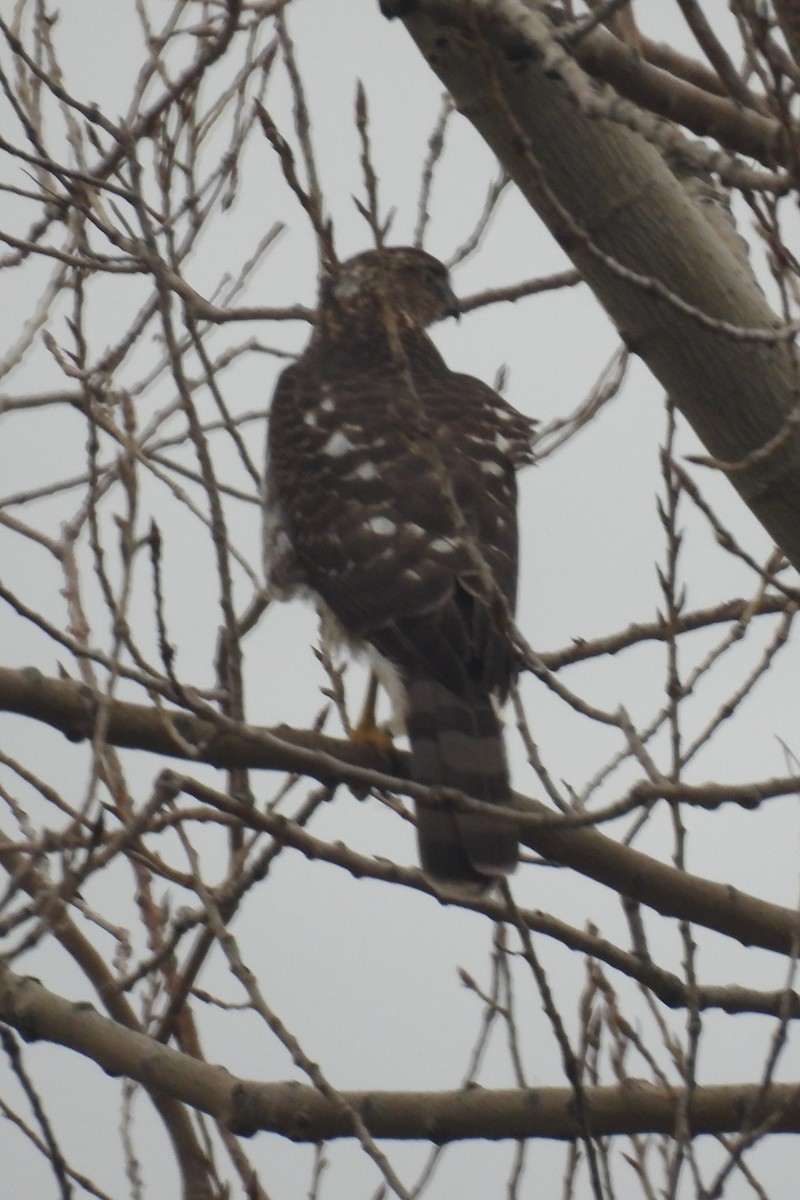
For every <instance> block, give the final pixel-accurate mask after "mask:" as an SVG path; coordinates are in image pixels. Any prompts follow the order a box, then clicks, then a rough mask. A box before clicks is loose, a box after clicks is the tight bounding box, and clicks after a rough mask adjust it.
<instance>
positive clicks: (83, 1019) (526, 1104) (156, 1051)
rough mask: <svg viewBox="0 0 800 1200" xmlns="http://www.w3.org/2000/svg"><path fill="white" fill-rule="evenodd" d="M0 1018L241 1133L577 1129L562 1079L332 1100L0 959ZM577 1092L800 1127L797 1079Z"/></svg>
mask: <svg viewBox="0 0 800 1200" xmlns="http://www.w3.org/2000/svg"><path fill="white" fill-rule="evenodd" d="M0 1019H2V1020H3V1021H5V1022H7V1023H8V1024H9V1025H11V1026H12V1027H13V1028H15V1029H17V1030H19V1032H20V1033H21V1034H22V1035H23V1036H24V1037H26V1038H28V1039H30V1040H33V1039H36V1038H46V1039H47V1040H48V1041H50V1042H55V1043H56V1044H57V1045H61V1046H67V1047H69V1048H70V1049H72V1050H75V1051H76V1052H77V1053H79V1054H83V1055H86V1056H87V1057H89V1058H91V1059H92V1060H93V1061H94V1062H96V1063H97V1064H98V1066H100V1067H102V1068H103V1070H104V1071H105V1072H106V1073H107V1074H109V1075H125V1076H127V1077H128V1078H129V1079H136V1080H138V1081H139V1082H140V1083H142V1084H144V1085H145V1086H146V1087H148V1088H150V1089H152V1090H155V1091H157V1092H159V1093H161V1094H162V1095H164V1096H168V1097H171V1098H172V1099H173V1100H176V1101H181V1102H182V1103H183V1104H187V1105H189V1106H191V1107H193V1108H196V1109H199V1110H200V1111H201V1112H205V1113H208V1114H209V1115H210V1116H213V1117H214V1118H215V1119H216V1120H217V1121H220V1122H221V1123H222V1124H223V1125H225V1126H226V1127H227V1128H229V1129H230V1130H231V1131H232V1132H234V1133H237V1134H239V1135H242V1136H245V1137H247V1136H251V1135H252V1134H254V1133H257V1132H259V1131H266V1130H269V1131H270V1132H273V1133H278V1134H281V1135H282V1136H284V1137H288V1138H291V1139H292V1141H296V1142H319V1141H323V1140H326V1141H327V1140H329V1139H332V1138H339V1137H351V1136H352V1134H353V1114H354V1113H355V1114H357V1115H358V1117H360V1119H361V1120H362V1121H363V1123H364V1125H365V1126H366V1128H367V1129H368V1130H369V1132H370V1133H371V1134H372V1135H373V1136H374V1137H381V1138H393V1139H408V1138H413V1139H420V1138H424V1139H427V1140H430V1141H434V1142H436V1143H438V1144H442V1143H445V1142H454V1141H460V1140H463V1139H465V1138H489V1139H500V1138H536V1137H539V1138H554V1139H558V1140H571V1139H573V1138H575V1137H577V1136H579V1134H580V1129H579V1125H578V1122H577V1121H576V1119H575V1112H574V1105H575V1093H574V1091H573V1089H572V1088H568V1087H562V1088H555V1087H545V1088H539V1087H536V1088H506V1089H490V1088H469V1089H467V1090H460V1091H450V1092H379V1091H368V1092H345V1091H342V1092H340V1093H338V1099H337V1101H332V1100H329V1099H328V1098H326V1097H325V1096H323V1095H322V1094H321V1093H320V1092H319V1091H317V1090H316V1089H315V1088H313V1087H308V1086H304V1085H302V1084H300V1083H297V1082H277V1083H264V1082H259V1081H257V1080H247V1079H239V1078H237V1077H236V1076H235V1075H231V1074H229V1072H228V1071H226V1070H225V1069H224V1068H223V1067H219V1066H215V1065H214V1064H212V1063H204V1062H200V1061H199V1060H198V1059H196V1058H193V1057H192V1056H191V1055H188V1054H181V1053H180V1051H178V1050H173V1049H172V1048H171V1047H169V1046H164V1045H162V1044H160V1043H159V1042H156V1041H154V1040H153V1039H152V1038H149V1037H147V1036H146V1035H145V1034H143V1033H138V1032H136V1031H134V1030H131V1029H126V1028H125V1026H123V1025H117V1024H116V1023H115V1022H114V1021H110V1020H109V1019H108V1018H107V1017H102V1016H101V1015H100V1014H99V1013H97V1012H95V1011H94V1010H93V1009H92V1008H91V1007H90V1006H89V1005H86V1004H74V1003H72V1002H71V1001H69V1000H64V999H62V997H61V996H56V995H55V994H54V993H53V992H50V991H48V990H47V988H45V987H43V986H42V985H41V983H39V981H38V980H36V979H30V978H25V977H22V976H19V975H14V974H12V972H11V971H9V970H8V969H7V968H0ZM584 1094H585V1098H586V1104H587V1109H588V1113H589V1118H590V1124H591V1128H592V1132H593V1133H594V1134H595V1135H596V1136H607V1135H612V1134H624V1133H664V1134H671V1133H674V1131H675V1127H676V1122H677V1121H678V1116H679V1113H681V1111H682V1109H683V1106H684V1105H686V1106H687V1120H688V1126H689V1129H690V1131H691V1133H692V1134H695V1135H696V1134H701V1133H724V1132H732V1131H739V1130H741V1129H742V1128H743V1127H745V1128H746V1127H751V1128H755V1127H756V1126H757V1125H759V1124H760V1123H761V1122H763V1121H765V1120H766V1121H768V1122H769V1125H770V1128H771V1129H772V1130H773V1132H776V1133H780V1132H784V1133H796V1132H798V1131H800V1088H797V1087H796V1086H794V1085H792V1084H773V1085H772V1086H771V1087H769V1088H768V1089H762V1088H761V1087H760V1086H759V1085H758V1084H732V1085H727V1086H711V1087H697V1088H694V1089H693V1091H692V1094H691V1096H690V1097H687V1096H686V1095H685V1093H684V1090H683V1089H682V1088H674V1089H672V1090H670V1091H666V1090H663V1089H661V1088H657V1087H654V1086H652V1085H650V1084H647V1083H642V1084H641V1085H637V1084H630V1085H629V1086H626V1087H588V1088H586V1089H585V1093H584Z"/></svg>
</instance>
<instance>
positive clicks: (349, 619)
mask: <svg viewBox="0 0 800 1200" xmlns="http://www.w3.org/2000/svg"><path fill="white" fill-rule="evenodd" d="M457 312H458V306H457V301H456V299H455V296H454V295H453V292H452V291H451V288H450V283H449V279H448V275H447V271H446V269H445V268H444V267H443V266H442V264H441V263H440V262H438V261H437V260H436V259H435V258H432V257H431V255H429V254H426V253H425V252H424V251H422V250H416V249H411V248H405V247H399V248H393V249H386V250H380V251H378V250H370V251H367V252H366V253H364V254H359V255H357V256H356V257H355V258H351V259H350V260H349V261H348V262H346V263H344V264H343V265H342V266H341V267H340V268H339V269H338V270H337V271H336V273H335V274H333V275H331V276H329V277H328V278H327V279H326V280H325V281H324V283H323V285H322V289H321V294H320V302H319V307H318V310H317V319H316V327H315V329H314V334H313V336H312V338H311V341H310V342H309V344H308V346H307V347H306V349H305V351H304V352H303V354H302V355H301V356H300V358H299V359H298V360H297V361H296V362H295V363H294V364H293V365H292V366H290V367H288V368H287V369H286V370H285V371H284V372H283V374H282V375H281V376H280V379H279V380H278V385H277V388H276V391H275V395H274V397H273V400H272V410H271V413H270V418H269V433H268V438H267V476H266V477H267V493H266V500H265V512H266V520H265V551H266V562H267V571H268V578H269V583H270V587H271V590H272V592H273V594H274V595H276V596H278V597H280V598H282V599H285V598H288V597H289V596H293V595H298V594H300V595H303V594H304V595H306V596H310V597H312V598H313V599H314V600H315V601H316V602H317V604H318V605H319V606H320V608H321V610H322V613H323V620H325V621H327V623H328V627H329V628H334V629H336V630H337V631H338V632H339V634H340V636H342V635H343V637H344V640H345V641H347V642H348V643H349V644H350V645H354V646H356V647H358V648H361V649H366V650H367V651H368V653H369V656H370V658H371V659H372V662H373V666H374V667H375V670H376V673H377V674H378V677H379V679H380V680H381V682H383V683H384V685H385V686H386V687H387V690H388V691H389V693H390V696H391V698H392V700H393V702H394V703H395V705H398V706H399V707H400V709H401V711H402V712H403V714H404V717H405V726H406V731H407V733H408V737H409V741H410V744H411V772H412V777H413V779H414V780H415V781H416V782H419V783H424V784H429V785H438V786H448V787H453V788H458V789H460V790H461V791H463V792H466V793H468V794H469V795H470V796H473V797H477V798H478V799H479V800H483V801H487V802H489V803H492V804H506V803H508V801H509V799H510V792H509V780H508V767H507V763H506V756H505V749H504V746H503V737H502V733H501V730H500V724H499V720H498V715H497V707H496V706H497V704H498V703H499V702H501V701H502V700H503V699H504V698H505V696H506V694H507V692H508V688H509V686H510V684H511V681H512V678H513V675H514V652H513V649H512V645H511V638H510V634H509V617H510V615H511V614H512V613H513V609H514V600H515V593H516V582H517V519H516V482H515V478H514V470H515V468H516V467H517V466H520V465H521V464H522V463H524V462H527V461H530V456H531V442H532V424H533V423H532V422H531V421H529V420H528V419H527V418H525V417H523V416H521V415H520V414H519V413H517V412H515V411H514V409H512V408H511V407H510V406H509V405H508V404H506V403H505V401H504V400H502V399H501V397H500V396H498V395H497V393H496V392H494V391H493V390H492V389H491V388H490V387H487V385H486V384H484V383H481V382H480V380H478V379H473V378H472V377H471V376H469V375H458V374H456V373H455V372H453V371H450V370H449V369H448V367H447V366H446V364H445V363H444V361H443V360H442V358H441V356H440V354H439V352H438V351H437V350H436V348H435V346H434V345H433V342H432V341H431V340H430V338H429V337H428V336H427V334H426V333H425V329H426V327H427V326H428V325H430V324H431V323H432V322H434V321H436V320H438V319H439V318H441V317H444V316H447V315H455V314H456V313H457ZM417 829H418V836H419V846H420V856H421V860H422V865H423V868H424V869H425V871H426V872H427V873H428V874H429V875H430V876H431V877H432V878H433V879H434V880H435V881H439V882H440V883H442V884H444V885H448V886H450V887H453V886H456V887H462V888H463V887H468V888H471V889H474V890H482V889H483V888H485V887H486V886H488V885H489V884H491V882H492V880H494V879H495V878H496V877H497V876H500V875H502V874H504V873H506V872H507V871H511V870H513V869H514V866H515V865H516V862H517V856H518V838H517V831H516V830H515V829H514V828H513V825H512V824H510V823H508V822H502V821H498V820H497V819H494V820H493V819H492V817H491V815H483V814H481V815H478V814H473V813H466V812H455V811H453V810H449V811H446V810H444V809H443V808H441V807H438V808H437V807H435V806H431V805H426V804H418V805H417Z"/></svg>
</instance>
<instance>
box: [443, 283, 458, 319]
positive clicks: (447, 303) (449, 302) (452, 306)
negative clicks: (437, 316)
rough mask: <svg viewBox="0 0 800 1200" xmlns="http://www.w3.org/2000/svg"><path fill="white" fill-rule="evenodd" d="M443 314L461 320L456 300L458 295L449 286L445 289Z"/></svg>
mask: <svg viewBox="0 0 800 1200" xmlns="http://www.w3.org/2000/svg"><path fill="white" fill-rule="evenodd" d="M444 315H445V316H446V317H455V319H456V320H457V321H460V320H461V305H460V304H459V302H458V296H457V295H456V294H455V292H454V291H453V289H452V288H451V287H447V288H446V289H445V293H444Z"/></svg>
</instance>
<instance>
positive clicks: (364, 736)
mask: <svg viewBox="0 0 800 1200" xmlns="http://www.w3.org/2000/svg"><path fill="white" fill-rule="evenodd" d="M377 698H378V680H377V679H376V678H375V674H374V672H371V673H370V677H369V684H368V685H367V694H366V696H365V697H364V707H363V709H362V711H361V716H360V717H359V720H358V724H357V725H355V726H354V727H353V728H352V729H351V730H350V740H351V741H353V742H367V743H368V744H369V745H370V746H374V747H375V749H376V750H379V751H380V753H381V754H389V753H390V751H391V750H392V749H393V747H394V742H393V741H392V735H391V734H390V733H388V732H387V730H385V729H384V728H383V727H382V726H380V725H379V724H378V722H377V721H376V720H375V702H376V700H377Z"/></svg>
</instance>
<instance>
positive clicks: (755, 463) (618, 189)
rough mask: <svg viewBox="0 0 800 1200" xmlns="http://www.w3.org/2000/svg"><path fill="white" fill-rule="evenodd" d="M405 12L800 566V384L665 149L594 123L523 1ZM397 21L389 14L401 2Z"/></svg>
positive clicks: (539, 19) (422, 1)
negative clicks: (798, 408)
mask: <svg viewBox="0 0 800 1200" xmlns="http://www.w3.org/2000/svg"><path fill="white" fill-rule="evenodd" d="M398 8H399V13H398V15H400V16H401V17H402V19H403V22H404V24H405V25H406V27H407V29H408V31H409V33H410V34H411V36H412V37H413V38H414V40H415V41H416V43H417V45H418V46H419V48H420V50H421V51H422V53H423V54H424V55H425V57H426V59H427V61H428V62H429V63H430V65H431V67H432V68H433V70H434V71H435V72H436V73H437V75H438V76H439V77H440V79H441V80H442V82H443V83H444V84H445V86H446V87H447V88H448V89H449V91H450V92H451V93H452V95H453V97H454V99H455V102H456V104H457V106H458V108H459V109H460V111H461V112H462V113H463V114H464V115H465V116H466V117H468V118H469V120H470V121H471V122H472V124H473V125H474V126H475V128H476V129H477V130H478V131H479V133H480V134H481V135H482V136H483V138H484V139H485V141H486V142H487V143H488V144H489V146H491V148H492V149H493V150H494V152H495V153H496V154H497V156H498V158H499V159H500V161H501V162H502V163H503V165H504V166H505V167H506V168H507V170H508V171H509V172H510V174H511V176H512V177H513V179H514V180H515V182H516V183H517V185H518V187H519V188H520V190H521V191H522V192H523V194H524V195H525V196H526V197H527V199H528V200H529V202H530V204H531V205H532V207H533V208H534V209H535V210H536V212H537V213H538V214H539V216H540V217H541V218H542V220H543V221H544V222H545V224H546V225H547V226H548V228H549V229H550V230H551V232H552V234H553V236H554V237H555V238H556V239H557V240H558V241H559V243H560V244H561V245H562V246H563V247H564V249H565V251H566V252H567V253H568V254H569V255H570V257H571V258H572V260H573V261H574V263H575V264H576V266H577V267H578V268H579V269H580V271H581V272H582V274H583V276H584V278H585V279H586V281H587V283H588V284H589V285H590V286H591V288H592V289H593V291H594V292H595V294H596V296H597V298H598V299H599V301H600V303H601V304H602V305H603V307H604V308H605V309H606V311H607V312H608V313H609V315H610V316H611V318H612V320H613V321H614V322H615V324H616V325H617V327H618V328H619V330H620V333H621V334H622V336H623V337H624V338H625V340H626V341H627V343H628V345H629V346H630V347H631V348H632V349H633V350H634V351H635V352H636V353H637V354H639V355H640V356H641V357H642V358H643V359H644V361H645V362H646V363H647V365H648V366H649V367H650V369H651V370H652V372H653V374H654V375H655V376H656V377H657V378H658V379H659V381H660V382H661V383H662V384H663V385H664V387H665V389H666V390H667V392H668V393H669V394H670V395H671V396H672V397H673V398H674V400H675V403H676V404H677V405H678V407H679V408H680V410H681V411H682V412H683V414H684V415H685V417H686V418H687V420H688V421H689V422H690V423H691V425H692V426H693V427H694V429H695V430H696V431H697V433H698V435H699V437H700V438H701V439H702V441H703V443H704V445H705V446H706V448H707V449H708V452H709V454H710V455H711V456H712V457H713V458H714V459H716V460H718V461H720V462H724V463H725V464H736V465H737V466H736V469H733V470H729V471H728V475H729V478H730V480H731V482H732V483H733V484H734V486H735V487H736V488H737V489H738V491H739V492H740V494H741V495H742V497H743V499H744V500H745V502H746V503H747V504H748V505H749V507H750V508H751V509H752V511H753V512H754V513H755V515H756V516H757V517H758V519H759V520H760V521H761V523H762V524H763V525H764V527H765V528H766V529H767V530H768V531H769V533H770V534H771V536H772V537H773V538H774V539H775V541H776V542H777V543H778V544H779V545H780V546H781V547H782V549H783V550H784V552H785V553H786V555H787V556H788V557H789V558H790V559H791V561H792V562H793V563H794V565H795V566H796V567H798V568H800V521H798V513H799V512H800V428H798V425H797V424H796V423H795V422H794V421H793V420H792V418H791V414H792V412H793V409H794V406H795V396H794V392H795V387H796V379H797V375H796V371H795V370H794V366H793V362H792V356H791V351H790V350H789V348H788V341H787V339H786V338H785V337H782V338H781V337H773V336H772V334H771V330H778V329H779V327H780V322H779V321H778V319H777V318H776V316H775V314H774V313H773V312H772V311H771V309H770V308H769V306H768V305H767V303H766V301H765V299H764V297H763V295H762V294H761V292H760V291H759V289H758V287H757V285H756V283H755V280H754V279H753V277H752V275H751V274H750V272H749V270H748V269H747V266H746V265H745V264H743V263H742V261H741V260H740V259H739V258H738V257H737V255H736V253H735V252H734V251H733V250H732V249H731V246H730V245H729V244H726V241H725V240H724V239H723V238H722V237H720V236H719V235H718V234H717V233H716V232H715V230H714V228H713V226H712V224H711V223H710V222H709V221H708V220H707V219H706V217H705V216H704V215H703V211H702V208H701V207H700V206H699V205H698V204H697V203H695V202H694V201H693V200H692V199H691V198H690V197H689V195H688V194H687V193H686V191H685V190H684V189H683V187H682V186H681V184H680V183H679V182H678V180H677V179H676V177H675V176H674V175H673V173H672V172H671V171H670V169H669V168H668V167H667V165H666V164H665V162H664V160H663V158H662V156H661V154H660V153H659V151H658V150H656V149H655V148H654V147H653V146H652V145H650V144H649V143H648V142H647V141H646V140H645V139H644V137H642V136H641V135H640V134H639V133H636V132H633V131H632V130H631V129H630V128H627V127H626V126H624V125H622V124H620V123H617V122H616V121H612V120H609V119H608V118H606V117H602V116H597V115H592V116H589V115H587V112H588V111H589V110H594V111H595V113H596V111H597V107H598V103H599V102H600V101H601V100H602V95H601V94H600V93H598V91H597V87H596V85H595V84H594V83H592V81H591V80H590V79H589V78H588V76H586V75H585V74H584V72H583V71H582V70H581V68H580V67H578V66H577V64H576V63H575V61H574V60H573V59H571V58H569V57H567V56H566V55H565V54H564V52H563V51H562V49H561V47H560V46H559V45H558V44H557V43H556V42H555V41H554V40H553V32H554V31H553V28H552V26H551V25H550V23H549V22H548V20H547V19H546V17H545V16H544V15H543V14H542V12H541V11H537V10H536V9H534V8H531V7H530V6H528V5H526V4H524V3H522V0H472V2H471V3H470V4H464V3H463V2H462V0H418V2H416V3H413V4H410V5H409V4H401V5H399V6H395V12H397V10H398ZM384 10H385V11H387V13H388V15H392V11H391V5H390V4H387V3H385V4H384ZM521 236H524V234H523V231H521ZM754 331H760V332H755V334H754ZM743 460H746V461H743Z"/></svg>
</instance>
